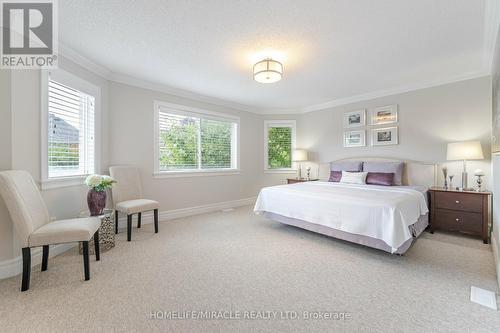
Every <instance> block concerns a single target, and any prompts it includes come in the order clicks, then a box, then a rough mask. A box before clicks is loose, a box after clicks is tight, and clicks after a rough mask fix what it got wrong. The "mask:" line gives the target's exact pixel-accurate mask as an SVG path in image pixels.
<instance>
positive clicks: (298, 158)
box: [293, 149, 307, 179]
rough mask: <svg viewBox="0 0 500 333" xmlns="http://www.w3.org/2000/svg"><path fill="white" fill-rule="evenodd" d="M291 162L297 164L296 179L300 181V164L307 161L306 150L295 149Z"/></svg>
mask: <svg viewBox="0 0 500 333" xmlns="http://www.w3.org/2000/svg"><path fill="white" fill-rule="evenodd" d="M293 161H294V162H299V169H298V177H297V179H302V165H301V163H300V162H305V161H307V150H304V149H297V150H294V151H293Z"/></svg>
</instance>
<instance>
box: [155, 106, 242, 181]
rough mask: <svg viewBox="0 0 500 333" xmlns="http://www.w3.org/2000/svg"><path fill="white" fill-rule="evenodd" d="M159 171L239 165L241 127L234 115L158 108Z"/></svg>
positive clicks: (224, 168) (228, 168) (197, 169)
mask: <svg viewBox="0 0 500 333" xmlns="http://www.w3.org/2000/svg"><path fill="white" fill-rule="evenodd" d="M157 126H158V134H159V137H158V143H159V145H158V147H159V148H158V150H159V155H158V163H159V167H158V171H159V172H162V171H163V172H168V171H204V170H205V171H210V170H230V169H237V151H236V149H237V145H236V143H237V142H236V140H237V130H238V124H237V122H236V121H235V120H233V119H224V118H221V117H214V116H211V115H208V114H207V115H204V114H197V113H187V112H186V113H185V112H180V111H177V110H168V109H163V108H162V109H160V110H159V111H158V124H157Z"/></svg>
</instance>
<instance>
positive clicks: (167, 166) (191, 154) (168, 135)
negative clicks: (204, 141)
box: [160, 118, 199, 170]
mask: <svg viewBox="0 0 500 333" xmlns="http://www.w3.org/2000/svg"><path fill="white" fill-rule="evenodd" d="M188 119H189V118H186V120H188ZM198 126H199V123H198V122H197V121H194V120H190V121H186V122H185V123H182V124H178V123H175V124H172V126H170V128H169V129H168V131H164V132H161V141H160V169H162V170H175V169H196V168H197V167H198Z"/></svg>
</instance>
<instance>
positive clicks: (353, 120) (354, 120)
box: [344, 109, 366, 128]
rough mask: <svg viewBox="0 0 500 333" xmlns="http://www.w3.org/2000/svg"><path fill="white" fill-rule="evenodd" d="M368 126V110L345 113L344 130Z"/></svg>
mask: <svg viewBox="0 0 500 333" xmlns="http://www.w3.org/2000/svg"><path fill="white" fill-rule="evenodd" d="M365 125H366V109H360V110H355V111H348V112H344V128H352V127H361V126H365Z"/></svg>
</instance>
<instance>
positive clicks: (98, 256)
mask: <svg viewBox="0 0 500 333" xmlns="http://www.w3.org/2000/svg"><path fill="white" fill-rule="evenodd" d="M99 245H100V244H99V230H97V231H96V232H95V234H94V249H95V261H99V260H101V252H100V248H99Z"/></svg>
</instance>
